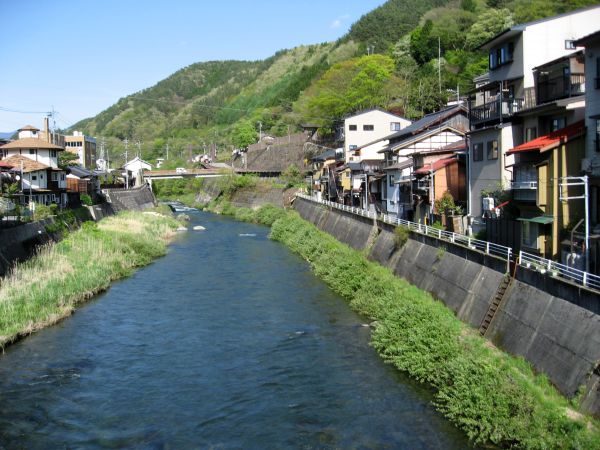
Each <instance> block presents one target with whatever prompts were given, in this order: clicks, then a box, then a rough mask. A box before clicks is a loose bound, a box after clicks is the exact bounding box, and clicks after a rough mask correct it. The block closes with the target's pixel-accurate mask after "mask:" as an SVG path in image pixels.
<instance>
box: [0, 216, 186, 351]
mask: <svg viewBox="0 0 600 450" xmlns="http://www.w3.org/2000/svg"><path fill="white" fill-rule="evenodd" d="M176 227H177V221H176V220H175V219H174V218H172V217H168V216H165V215H161V214H158V213H140V212H123V213H120V214H119V215H118V216H113V217H108V218H106V219H103V220H102V221H100V222H98V223H94V222H85V223H83V225H82V227H81V229H79V230H77V231H74V232H72V233H69V234H68V235H67V236H66V237H65V239H63V240H62V241H60V242H58V243H56V244H49V245H46V246H44V247H42V248H41V249H40V250H39V252H38V253H37V255H36V256H34V257H33V258H32V259H30V260H28V261H26V262H24V263H22V264H19V265H17V266H15V267H14V268H13V270H11V272H10V273H9V274H8V275H7V276H6V277H4V278H2V279H0V299H1V301H0V346H1V347H4V346H6V345H7V344H10V343H12V342H14V341H15V340H17V339H19V338H21V337H23V336H26V335H28V334H31V333H33V332H35V331H37V330H39V329H41V328H44V327H47V326H49V325H52V324H54V323H56V322H58V321H60V320H61V319H63V318H64V317H67V316H69V315H70V314H72V312H73V310H74V309H75V307H76V306H77V304H78V303H80V302H82V301H84V300H86V299H89V298H91V297H92V296H93V295H95V294H97V293H98V292H101V291H103V290H105V289H107V288H108V287H109V285H110V283H111V282H112V281H114V280H116V279H119V278H123V277H125V276H128V275H130V274H131V273H132V272H133V271H134V270H135V268H136V267H140V266H143V265H146V264H149V263H150V262H151V261H152V260H153V259H155V258H157V257H159V256H162V255H164V254H165V252H166V246H167V242H168V240H169V239H170V238H171V237H172V236H173V234H174V229H175V228H176Z"/></svg>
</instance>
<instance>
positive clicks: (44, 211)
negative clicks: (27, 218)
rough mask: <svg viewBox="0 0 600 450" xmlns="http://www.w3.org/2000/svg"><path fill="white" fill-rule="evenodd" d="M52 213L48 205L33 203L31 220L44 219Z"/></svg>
mask: <svg viewBox="0 0 600 450" xmlns="http://www.w3.org/2000/svg"><path fill="white" fill-rule="evenodd" d="M53 215H54V213H53V212H52V209H51V208H50V207H49V206H46V205H44V204H43V203H35V206H34V212H33V220H44V219H47V218H48V217H50V216H53Z"/></svg>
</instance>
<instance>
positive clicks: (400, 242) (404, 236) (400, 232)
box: [394, 225, 410, 250]
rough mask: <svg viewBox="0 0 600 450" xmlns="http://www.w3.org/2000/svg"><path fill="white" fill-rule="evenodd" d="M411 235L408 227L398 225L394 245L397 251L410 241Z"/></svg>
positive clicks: (395, 229)
mask: <svg viewBox="0 0 600 450" xmlns="http://www.w3.org/2000/svg"><path fill="white" fill-rule="evenodd" d="M409 235H410V231H409V229H408V227H405V226H404V225H398V226H397V227H396V228H394V245H395V246H396V250H399V249H401V248H402V247H404V244H406V241H408V236H409Z"/></svg>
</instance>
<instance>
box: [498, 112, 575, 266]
mask: <svg viewBox="0 0 600 450" xmlns="http://www.w3.org/2000/svg"><path fill="white" fill-rule="evenodd" d="M507 155H509V156H513V157H514V163H513V165H512V167H511V168H512V170H513V181H512V193H513V199H512V201H513V203H514V206H515V207H516V208H518V210H519V217H518V220H519V221H520V222H521V223H522V227H521V249H522V250H524V251H526V252H529V253H535V254H538V255H540V256H542V257H544V258H547V259H554V260H560V259H561V236H562V235H566V230H567V229H568V228H572V227H573V226H574V225H575V224H576V223H577V222H578V221H579V220H580V219H582V218H583V217H584V202H583V201H562V200H561V194H562V195H563V196H565V195H567V194H569V195H575V194H577V192H576V191H577V188H576V187H565V186H564V185H563V191H562V192H561V179H562V178H564V177H566V176H576V175H578V174H579V172H580V169H581V159H582V158H583V156H584V155H585V123H584V121H583V120H580V121H578V122H575V123H573V124H571V125H568V126H566V127H564V128H561V129H559V130H556V131H553V132H551V133H548V134H546V135H543V136H540V137H537V138H535V139H532V140H530V141H528V142H525V143H523V144H520V145H517V146H515V147H513V148H512V149H510V150H509V151H508V152H507ZM579 194H580V192H579Z"/></svg>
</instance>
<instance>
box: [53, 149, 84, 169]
mask: <svg viewBox="0 0 600 450" xmlns="http://www.w3.org/2000/svg"><path fill="white" fill-rule="evenodd" d="M78 164H79V156H78V155H77V153H73V152H70V151H68V150H65V151H63V152H60V153H59V154H58V167H60V168H61V169H66V168H67V166H76V165H78Z"/></svg>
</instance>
